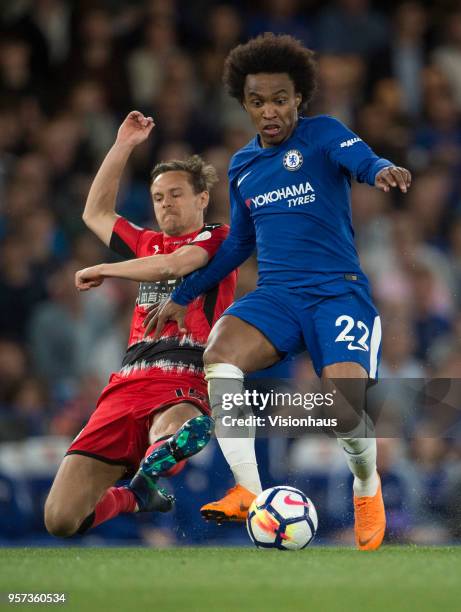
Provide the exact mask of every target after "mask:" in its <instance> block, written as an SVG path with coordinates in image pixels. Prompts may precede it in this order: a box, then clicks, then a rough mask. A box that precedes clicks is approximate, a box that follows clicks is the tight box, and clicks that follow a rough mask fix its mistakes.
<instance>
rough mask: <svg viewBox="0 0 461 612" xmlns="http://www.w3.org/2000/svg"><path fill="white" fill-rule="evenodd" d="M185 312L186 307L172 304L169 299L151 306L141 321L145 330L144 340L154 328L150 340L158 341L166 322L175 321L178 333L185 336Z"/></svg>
mask: <svg viewBox="0 0 461 612" xmlns="http://www.w3.org/2000/svg"><path fill="white" fill-rule="evenodd" d="M186 310H187V306H181V305H180V304H176V302H173V300H172V299H171V298H168V299H167V300H165V301H164V302H157V303H156V304H152V306H150V307H149V310H148V313H147V316H146V318H145V319H144V321H143V326H144V327H145V328H146V330H145V332H144V338H145V337H146V336H148V335H149V334H150V333H151V332H152V330H153V329H154V327H155V328H156V329H155V333H154V334H153V336H152V340H154V341H155V340H158V339H159V337H160V334H161V333H162V331H163V328H164V327H165V324H166V322H167V321H176V323H177V324H178V329H179V331H180V332H181V333H184V334H185V333H186V332H187V328H186V325H185V323H184V319H185V318H186Z"/></svg>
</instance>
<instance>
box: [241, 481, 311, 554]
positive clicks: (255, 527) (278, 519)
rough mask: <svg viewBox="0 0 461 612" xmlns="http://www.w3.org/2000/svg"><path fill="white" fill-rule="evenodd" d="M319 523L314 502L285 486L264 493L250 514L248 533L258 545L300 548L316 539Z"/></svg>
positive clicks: (252, 506)
mask: <svg viewBox="0 0 461 612" xmlns="http://www.w3.org/2000/svg"><path fill="white" fill-rule="evenodd" d="M317 525H318V519H317V511H316V509H315V506H314V504H313V503H312V501H311V500H310V499H309V498H308V497H307V496H306V495H304V493H303V492H302V491H300V490H299V489H295V488H293V487H288V486H285V485H284V486H280V487H272V488H271V489H266V490H265V491H263V492H262V493H260V494H259V495H258V497H257V498H256V499H255V500H254V501H253V503H252V504H251V506H250V510H249V512H248V517H247V529H248V534H249V536H250V538H251V540H252V541H253V543H254V544H255V545H256V546H257V547H258V548H278V549H279V550H300V549H301V548H305V547H306V546H307V545H308V544H310V542H312V540H313V538H314V536H315V533H316V531H317Z"/></svg>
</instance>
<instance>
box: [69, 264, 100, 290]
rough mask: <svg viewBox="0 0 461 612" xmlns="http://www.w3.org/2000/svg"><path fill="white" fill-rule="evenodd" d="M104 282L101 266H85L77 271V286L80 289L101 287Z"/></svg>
mask: <svg viewBox="0 0 461 612" xmlns="http://www.w3.org/2000/svg"><path fill="white" fill-rule="evenodd" d="M103 282H104V276H103V275H102V274H101V270H100V267H99V266H91V267H90V268H83V270H79V271H78V272H76V273H75V286H76V287H77V289H78V290H79V291H88V289H92V288H93V287H99V285H102V283H103Z"/></svg>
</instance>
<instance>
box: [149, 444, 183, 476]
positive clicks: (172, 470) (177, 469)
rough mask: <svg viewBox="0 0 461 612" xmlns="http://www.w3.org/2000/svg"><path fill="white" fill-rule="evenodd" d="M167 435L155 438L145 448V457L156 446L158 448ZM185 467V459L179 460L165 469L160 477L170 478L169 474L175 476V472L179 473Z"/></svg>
mask: <svg viewBox="0 0 461 612" xmlns="http://www.w3.org/2000/svg"><path fill="white" fill-rule="evenodd" d="M168 437H169V436H165V437H164V438H160V440H157V442H154V443H153V444H151V445H150V446H149V448H148V449H147V450H146V454H145V455H144V456H145V457H147V456H148V455H150V454H151V452H152V451H154V450H155V449H156V448H158V447H159V446H161V445H162V444H164V443H165V440H167V439H168ZM185 467H186V461H179V462H178V463H177V464H176V465H174V466H173V467H172V468H170V469H169V470H167V471H166V472H164V473H163V474H162V478H163V477H165V478H171V476H176V474H179V472H181V471H182V470H183V469H184V468H185Z"/></svg>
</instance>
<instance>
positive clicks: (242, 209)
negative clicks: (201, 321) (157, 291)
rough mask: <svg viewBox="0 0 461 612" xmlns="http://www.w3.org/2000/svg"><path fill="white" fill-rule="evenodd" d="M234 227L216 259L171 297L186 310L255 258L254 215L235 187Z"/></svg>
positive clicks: (232, 216) (232, 223)
mask: <svg viewBox="0 0 461 612" xmlns="http://www.w3.org/2000/svg"><path fill="white" fill-rule="evenodd" d="M230 201H231V224H230V231H229V235H228V237H227V238H226V240H224V242H223V243H222V245H221V246H220V248H219V249H218V251H217V253H216V255H215V256H214V257H213V259H212V260H211V261H210V263H209V264H208V265H206V266H205V267H204V268H200V269H199V270H196V271H195V272H192V274H189V275H188V276H186V277H185V279H184V281H183V282H182V283H181V284H180V285H179V287H177V288H176V289H175V290H174V291H173V293H172V294H171V298H172V299H173V301H174V302H176V304H181V305H182V306H185V305H186V304H189V303H190V302H192V300H194V299H195V298H196V297H198V296H199V295H201V294H202V293H206V292H207V291H209V290H210V289H212V288H213V287H215V286H216V285H217V284H218V283H219V282H220V281H221V280H222V279H223V278H225V277H226V276H227V275H228V274H230V272H232V270H235V268H238V267H239V266H240V265H241V264H242V263H243V262H244V261H245V260H246V259H248V257H249V256H250V255H251V254H252V252H253V251H254V249H255V245H256V235H255V229H254V225H253V221H252V219H251V217H250V211H249V210H248V208H247V206H246V205H245V203H244V202H243V200H242V198H241V197H240V195H239V194H238V193H237V191H236V189H235V187H234V186H233V185H232V183H231V188H230Z"/></svg>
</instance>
